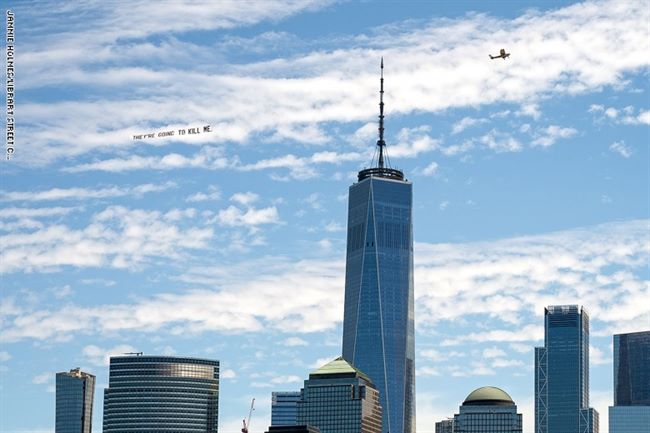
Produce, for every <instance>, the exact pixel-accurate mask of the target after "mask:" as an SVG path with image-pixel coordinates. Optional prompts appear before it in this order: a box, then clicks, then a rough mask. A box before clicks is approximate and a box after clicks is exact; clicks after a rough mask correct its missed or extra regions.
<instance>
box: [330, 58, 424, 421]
mask: <svg viewBox="0 0 650 433" xmlns="http://www.w3.org/2000/svg"><path fill="white" fill-rule="evenodd" d="M383 69H384V65H383V60H382V64H381V71H382V74H381V80H380V83H381V85H380V102H379V140H378V141H377V155H376V158H373V167H371V168H366V169H364V170H361V171H360V172H359V175H358V182H357V183H355V184H353V185H352V186H350V191H349V203H348V236H347V256H346V270H345V315H344V321H343V357H344V358H345V359H346V360H347V361H348V362H350V363H351V364H353V365H354V366H355V367H357V368H358V369H360V370H361V371H363V372H364V373H366V374H367V375H368V376H369V377H370V379H371V380H372V381H373V383H374V384H375V386H376V387H377V389H379V391H380V398H381V406H382V413H383V420H382V421H383V422H382V424H383V429H382V430H383V433H414V432H415V366H414V359H415V347H414V333H415V331H414V322H413V315H414V312H413V309H414V305H413V303H414V301H413V223H412V207H413V206H412V202H413V191H412V184H411V182H408V181H407V180H406V179H405V178H404V173H403V172H402V171H400V170H397V169H395V168H391V167H390V164H389V161H388V157H387V155H386V150H385V146H386V143H385V141H384V102H383V94H384V78H383Z"/></svg>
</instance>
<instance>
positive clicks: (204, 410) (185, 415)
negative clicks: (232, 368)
mask: <svg viewBox="0 0 650 433" xmlns="http://www.w3.org/2000/svg"><path fill="white" fill-rule="evenodd" d="M218 406H219V361H213V360H207V359H196V358H180V357H171V356H118V357H113V358H111V361H110V370H109V386H108V388H106V389H105V390H104V433H132V432H138V433H165V432H168V433H172V432H174V433H177V432H183V433H216V432H217V425H218V413H219V412H218Z"/></svg>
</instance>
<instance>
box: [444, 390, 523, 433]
mask: <svg viewBox="0 0 650 433" xmlns="http://www.w3.org/2000/svg"><path fill="white" fill-rule="evenodd" d="M438 427H440V430H439V429H438ZM439 432H444V433H452V432H453V433H521V432H522V416H521V414H520V413H517V405H516V404H515V402H514V401H512V398H510V396H509V395H508V393H506V392H505V391H503V390H502V389H499V388H496V387H493V386H484V387H482V388H478V389H476V390H474V391H472V392H471V393H470V394H469V395H468V396H467V398H466V399H465V401H464V402H463V404H462V405H461V406H460V408H459V410H458V413H457V414H456V415H454V419H453V421H451V420H447V421H442V422H440V423H436V433H439Z"/></svg>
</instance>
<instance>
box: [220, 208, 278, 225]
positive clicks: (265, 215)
mask: <svg viewBox="0 0 650 433" xmlns="http://www.w3.org/2000/svg"><path fill="white" fill-rule="evenodd" d="M215 221H216V222H218V223H219V224H221V225H224V226H229V227H255V226H258V225H262V224H278V223H280V216H279V214H278V210H277V208H276V207H275V206H270V207H266V208H259V209H256V208H252V207H249V208H247V209H246V210H242V209H240V208H238V207H235V206H228V207H227V208H226V209H222V210H220V211H219V213H218V214H217V216H216V218H215Z"/></svg>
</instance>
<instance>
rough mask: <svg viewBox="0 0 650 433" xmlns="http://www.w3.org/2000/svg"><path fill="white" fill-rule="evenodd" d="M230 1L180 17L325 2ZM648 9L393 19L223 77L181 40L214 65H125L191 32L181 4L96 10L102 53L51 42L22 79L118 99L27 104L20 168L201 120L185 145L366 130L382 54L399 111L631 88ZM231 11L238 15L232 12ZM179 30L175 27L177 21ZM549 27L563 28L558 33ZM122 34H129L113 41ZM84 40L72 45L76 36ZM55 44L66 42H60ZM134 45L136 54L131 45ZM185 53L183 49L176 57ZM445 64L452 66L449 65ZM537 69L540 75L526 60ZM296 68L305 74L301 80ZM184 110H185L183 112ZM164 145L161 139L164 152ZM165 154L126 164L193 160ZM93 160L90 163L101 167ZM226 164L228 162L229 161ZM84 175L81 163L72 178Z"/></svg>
mask: <svg viewBox="0 0 650 433" xmlns="http://www.w3.org/2000/svg"><path fill="white" fill-rule="evenodd" d="M221 3H222V2H220V4H219V7H218V8H217V7H214V8H213V7H208V8H206V10H205V11H204V10H203V8H200V12H199V9H197V8H195V7H192V6H190V5H183V6H182V7H183V10H184V12H183V15H184V16H186V17H187V16H192V15H193V14H201V18H197V22H196V23H193V29H201V28H218V27H220V26H225V27H227V26H235V25H241V24H246V23H249V22H251V23H252V22H256V20H259V19H271V17H273V18H274V19H277V18H281V17H284V16H288V15H290V14H292V13H294V12H296V11H301V10H305V8H311V7H316V4H315V2H310V1H305V2H300V1H292V2H265V3H264V5H263V6H264V7H261V11H260V12H257V11H256V12H251V13H250V17H248V16H246V12H244V11H246V10H248V9H247V6H245V5H249V3H242V4H241V6H233V4H234V3H235V2H227V3H225V4H224V5H222V4H221ZM138 4H139V5H141V3H138ZM237 4H238V5H239V4H240V3H237ZM251 4H252V3H251ZM646 6H647V5H646V4H645V2H643V1H628V2H625V4H622V3H620V2H616V1H603V2H588V3H580V4H576V5H572V6H568V7H565V8H562V9H557V10H553V11H550V12H529V13H526V14H524V15H522V16H521V17H519V18H517V19H516V20H514V21H510V20H508V21H506V20H499V19H496V18H492V17H489V16H486V15H472V16H465V17H462V18H459V19H456V20H449V21H444V22H440V21H433V22H420V23H418V24H417V25H415V26H399V25H396V26H392V27H388V28H386V29H384V30H385V31H383V32H382V33H381V34H376V35H375V34H372V35H365V37H361V36H360V37H358V38H356V39H354V40H353V41H352V44H351V46H349V47H348V48H344V49H338V50H334V51H331V52H328V51H322V50H318V51H313V52H310V53H306V54H304V55H301V56H297V57H294V58H287V59H273V60H270V61H266V60H264V61H258V62H252V63H249V64H245V65H239V66H238V67H236V68H235V67H230V68H229V67H228V66H226V67H225V69H226V70H227V72H223V71H221V72H216V71H211V70H210V68H209V65H210V64H212V63H218V64H222V63H223V62H222V61H216V62H215V59H214V58H212V57H210V54H209V50H205V47H203V46H197V45H195V44H193V43H191V42H180V41H175V42H173V44H172V43H171V42H169V43H167V41H166V42H165V43H167V45H170V46H172V48H171V49H174V52H180V51H185V50H186V52H190V53H191V52H197V51H205V52H207V53H208V54H204V55H205V56H207V58H205V57H201V56H197V60H196V62H193V64H194V65H195V69H194V70H189V71H188V70H183V71H180V70H177V69H175V68H174V67H173V66H171V65H169V66H167V67H164V66H163V67H160V68H157V69H153V68H152V67H151V66H138V67H134V66H133V65H131V64H130V63H129V62H128V61H126V62H125V63H126V64H120V60H125V59H126V60H128V58H129V57H128V56H127V55H126V54H125V53H127V52H128V51H130V50H133V51H134V52H137V51H138V49H149V48H150V49H152V50H156V49H157V47H156V45H155V44H152V43H151V42H148V41H140V40H139V39H138V38H143V37H145V36H146V35H148V34H151V33H152V32H159V31H163V30H161V29H172V31H176V32H183V31H185V30H187V28H186V27H184V26H182V25H179V26H175V25H173V26H170V24H169V22H168V21H162V20H164V19H166V18H168V16H167V14H168V13H171V12H170V11H171V10H174V8H171V9H170V11H166V12H165V13H158V14H155V15H154V16H151V15H150V13H147V16H148V17H149V18H150V19H148V20H147V23H146V24H144V25H143V28H142V29H140V28H138V29H132V28H129V29H125V33H124V34H121V33H116V32H115V29H114V28H112V27H110V32H108V29H109V26H108V25H106V26H102V24H101V23H109V22H110V23H113V22H122V21H120V20H117V21H113V19H112V18H111V17H114V15H115V14H116V12H113V11H109V10H100V11H99V13H97V19H98V20H99V22H100V24H99V25H98V27H97V29H96V30H95V29H93V30H87V31H89V32H91V35H92V36H93V38H94V40H95V41H97V42H95V45H93V46H92V47H91V50H92V53H88V52H87V50H88V48H87V47H85V46H84V47H82V48H81V49H79V48H76V49H75V48H72V47H69V46H63V47H61V46H60V44H61V42H59V43H54V46H52V42H50V43H47V44H44V45H33V46H31V48H27V49H26V50H25V52H24V54H23V56H24V57H23V65H25V66H24V68H25V69H26V70H28V71H30V73H29V74H28V75H27V76H24V77H23V85H24V86H28V87H29V86H35V85H39V86H55V85H61V84H62V85H74V84H78V83H92V84H93V86H95V88H102V87H109V88H111V89H112V92H111V94H110V95H108V94H106V93H102V95H103V96H102V97H101V98H99V100H97V98H95V100H93V101H92V102H66V101H61V102H48V103H47V104H43V103H31V104H24V105H23V106H21V111H22V113H23V114H22V115H23V122H24V124H25V126H26V129H25V130H24V140H25V141H26V142H29V143H31V145H30V147H29V149H25V151H24V154H23V156H20V158H24V159H20V158H19V159H17V161H18V162H21V161H22V162H23V163H27V161H28V158H29V161H30V162H29V163H30V164H47V163H50V162H52V161H55V160H58V159H61V158H74V157H75V156H81V155H85V154H87V153H89V152H98V153H100V154H103V155H110V154H111V153H113V152H116V151H124V150H126V149H130V148H132V147H134V146H135V145H136V143H135V142H134V140H132V139H131V137H132V135H133V134H134V133H137V131H140V132H142V131H143V130H144V131H147V130H149V129H157V128H168V127H169V128H172V127H174V128H176V127H185V126H187V125H191V124H193V123H195V122H201V123H207V124H211V125H212V126H213V129H214V132H213V133H212V134H203V136H202V137H190V136H184V137H183V138H177V141H181V142H186V143H190V144H191V143H195V144H196V143H203V144H207V143H208V142H213V143H214V142H225V141H233V142H246V141H247V140H249V139H250V138H251V137H253V136H256V137H257V135H258V134H262V137H265V138H266V139H267V141H268V140H270V141H274V140H279V139H282V140H284V139H291V140H298V141H304V142H311V143H322V142H323V140H324V138H323V137H324V134H321V125H323V124H324V123H326V122H342V123H355V122H368V121H369V120H370V119H371V118H372V117H374V116H375V115H376V113H375V109H374V107H373V104H370V103H368V101H373V100H374V99H375V98H376V66H375V65H376V59H377V58H379V57H380V54H383V55H384V56H386V57H387V58H390V59H391V60H390V63H389V64H388V65H387V69H386V75H387V80H388V81H387V94H386V100H387V103H389V107H390V110H389V111H390V112H389V114H390V115H391V116H399V115H402V114H407V113H411V112H413V111H420V112H439V111H441V110H445V109H449V108H453V107H476V106H484V105H489V104H493V103H497V102H498V103H512V104H518V105H522V106H524V107H530V106H534V105H535V104H534V102H532V103H531V101H535V100H536V99H538V98H540V97H543V96H546V95H549V94H566V93H568V94H580V93H584V92H588V91H592V90H596V89H599V88H601V87H602V86H607V85H619V84H623V83H624V78H623V77H624V76H625V74H627V73H633V72H635V71H638V70H640V69H641V68H643V67H646V66H647V65H648V63H649V61H648V57H647V56H646V55H645V53H646V52H647V49H648V42H647V37H646V36H647V29H646V25H645V23H647V21H648V19H650V12H649V11H648V8H647V7H646ZM138 7H140V6H136V9H138ZM141 7H144V6H141ZM603 8H606V9H607V11H608V13H607V14H603V13H602V10H603ZM131 10H132V9H131V8H129V11H131ZM188 11H189V12H188ZM251 11H252V9H251ZM149 12H150V11H149ZM130 13H131V12H130ZM230 13H232V14H234V16H236V17H237V18H234V19H233V18H223V17H224V16H227V17H229V16H230V15H229V14H230ZM203 14H204V15H203ZM118 15H119V14H118ZM217 17H219V18H217ZM158 19H160V20H161V22H158V21H157V20H158ZM210 20H212V21H210ZM127 21H128V20H127ZM181 21H182V22H190V21H188V20H181ZM170 22H179V20H176V19H171V20H170ZM70 25H71V29H70V30H69V31H76V32H77V33H75V34H77V36H78V35H79V28H75V27H76V26H82V27H85V28H86V29H88V25H87V24H86V23H83V22H80V23H75V22H72V23H70ZM138 27H139V26H138ZM551 27H552V28H553V32H548V28H551ZM576 29H580V30H579V31H576ZM103 32H106V33H103ZM48 33H49V32H48ZM495 33H499V34H501V35H502V37H503V38H504V39H506V40H508V41H510V45H509V46H510V50H511V51H512V57H511V58H510V59H509V60H508V61H507V62H488V61H486V59H485V57H486V56H485V53H486V52H488V51H489V50H490V48H491V47H492V46H493V37H492V35H494V34H495ZM115 34H120V35H121V37H122V38H121V39H120V40H117V39H115V37H114V35H115ZM129 35H132V36H129ZM130 38H131V39H130ZM79 39H80V38H79V37H76V38H74V40H75V41H77V40H79ZM57 40H58V41H60V38H51V39H50V41H57ZM64 40H70V39H67V38H64ZM82 40H83V38H82ZM57 44H58V45H57ZM174 44H175V45H176V46H174ZM127 45H128V48H129V49H128V50H127V49H125V48H127ZM179 45H180V46H182V47H183V50H178V49H177V48H178V46H179ZM147 47H149V48H147ZM603 52H616V53H617V58H616V61H615V62H613V61H611V60H610V59H608V58H607V56H602V55H601V53H603ZM55 54H56V55H55ZM89 54H90V55H89ZM102 56H104V57H102ZM123 56H127V57H125V58H123ZM440 56H444V58H445V59H446V61H445V62H442V63H441V62H439V61H438V59H440ZM36 59H37V60H38V67H37V64H36ZM85 62H94V63H93V65H94V66H95V67H93V68H85V67H82V64H84V63H85ZM539 64H544V67H543V68H539V67H534V68H532V67H527V66H526V65H539ZM62 65H65V68H66V72H65V73H61V74H58V73H53V72H52V71H53V70H56V68H57V67H59V66H60V67H63V66H62ZM108 65H111V66H108ZM113 65H117V66H113ZM325 65H326V66H325ZM34 70H37V71H42V72H35V71H34ZM45 71H47V74H46V75H47V77H46V76H45ZM296 71H300V72H299V74H298V76H296ZM351 71H354V72H351ZM431 77H436V79H431ZM59 80H65V82H63V81H59ZM187 82H192V83H193V85H192V86H191V87H190V88H188V86H186V85H184V84H183V83H187ZM134 86H135V87H137V88H138V89H140V92H141V95H143V97H140V96H139V95H138V97H134V96H133V95H126V94H124V93H123V92H122V91H120V90H119V89H121V88H133V87H134ZM145 95H146V96H145ZM214 101H219V104H214ZM179 106H182V107H184V109H183V110H178V109H177V107H179ZM648 117H649V116H648V112H642V113H638V114H637V116H636V118H637V121H638V122H645V121H646V120H650V119H648ZM71 125H74V128H75V133H74V134H73V133H70V130H69V128H71V127H72V126H71ZM496 143H499V141H497V142H496ZM501 143H503V142H501ZM140 144H142V143H139V145H140ZM160 144H164V143H163V142H159V143H158V144H157V145H160ZM486 144H487V145H489V144H490V143H486ZM505 144H506V145H507V146H506V148H509V149H512V147H513V145H514V143H512V142H510V143H508V142H507V141H506V142H505ZM540 144H542V145H543V143H540ZM152 145H153V144H152ZM501 148H502V147H496V148H495V149H497V150H498V149H501ZM167 159H168V160H162V159H161V158H160V157H154V156H134V157H131V158H129V159H128V164H129V166H131V167H134V166H145V167H151V168H154V167H166V168H176V167H179V166H181V167H182V166H193V165H192V164H197V163H196V162H195V163H192V162H190V161H186V160H184V159H183V157H181V156H180V155H178V154H177V155H176V157H169V158H167ZM116 162H117V161H116V160H115V159H114V158H109V159H107V160H106V161H104V162H101V161H97V162H95V163H92V164H94V166H96V167H103V168H104V169H111V166H112V164H115V163H116ZM87 164H88V163H86V164H84V165H83V166H82V167H86V168H89V167H92V166H89V165H87ZM222 164H225V165H227V161H223V162H222ZM120 165H124V162H121V163H120ZM199 165H201V164H200V163H199ZM251 168H252V169H254V168H255V166H253V167H251ZM80 169H81V168H80V167H79V166H78V167H77V168H76V169H75V170H80ZM112 170H115V168H112Z"/></svg>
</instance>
